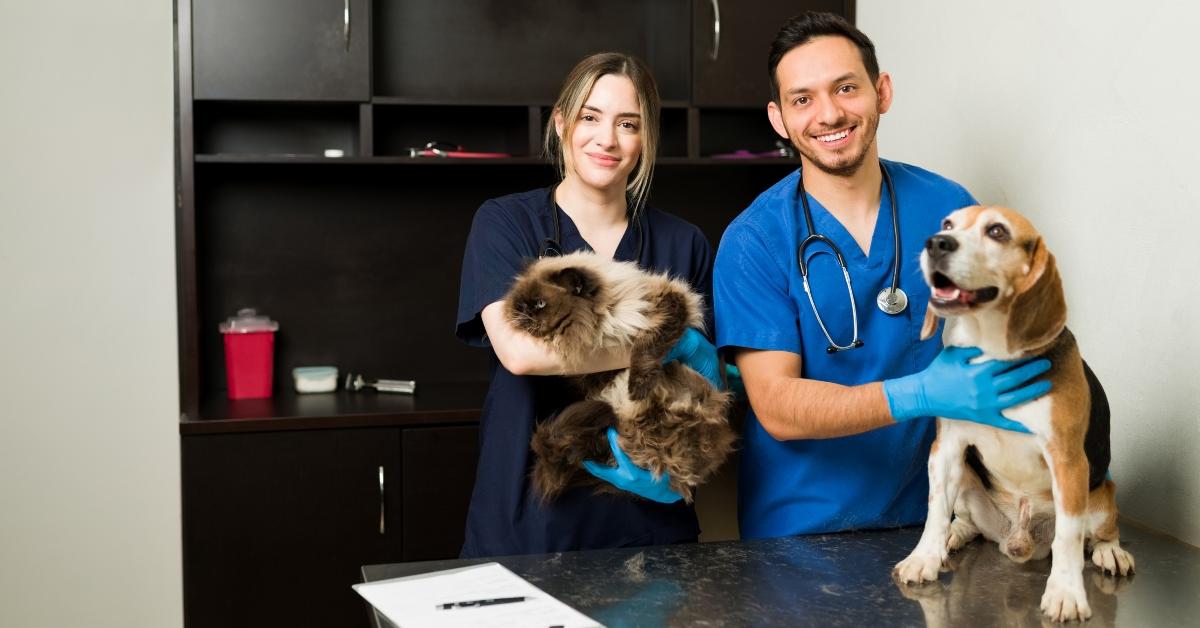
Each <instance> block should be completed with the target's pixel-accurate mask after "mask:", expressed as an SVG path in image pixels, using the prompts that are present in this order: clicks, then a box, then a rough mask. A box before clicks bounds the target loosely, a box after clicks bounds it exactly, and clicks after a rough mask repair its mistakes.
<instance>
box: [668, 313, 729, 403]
mask: <svg viewBox="0 0 1200 628" xmlns="http://www.w3.org/2000/svg"><path fill="white" fill-rule="evenodd" d="M674 360H679V361H680V362H682V363H683V364H684V365H686V366H689V367H691V369H692V370H693V371H696V372H697V373H699V374H701V375H703V376H704V378H705V379H707V380H708V381H710V382H712V385H713V386H714V387H715V388H717V389H720V388H721V371H720V370H719V369H720V364H721V362H720V360H719V359H718V358H717V348H716V347H714V346H713V344H712V343H711V342H709V341H708V338H705V337H704V334H702V333H700V332H698V331H696V330H695V329H692V328H691V327H689V328H688V329H687V331H685V332H683V336H681V337H680V338H679V342H677V343H675V346H674V347H671V350H670V351H668V352H667V357H665V358H663V364H666V363H667V362H672V361H674Z"/></svg>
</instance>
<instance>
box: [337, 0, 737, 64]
mask: <svg viewBox="0 0 1200 628" xmlns="http://www.w3.org/2000/svg"><path fill="white" fill-rule="evenodd" d="M346 1H347V2H349V0H346ZM709 2H711V3H712V10H713V47H712V52H710V53H708V57H709V58H710V59H712V60H713V61H716V60H717V55H719V54H721V2H720V0H709Z"/></svg>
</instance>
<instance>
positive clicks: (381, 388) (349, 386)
mask: <svg viewBox="0 0 1200 628" xmlns="http://www.w3.org/2000/svg"><path fill="white" fill-rule="evenodd" d="M364 388H373V389H375V391H376V392H386V393H399V394H402V395H414V394H416V392H417V382H415V381H413V380H411V379H368V378H366V377H363V376H362V375H361V374H360V375H355V374H353V373H346V385H345V389H346V390H350V391H354V392H358V391H361V390H362V389H364Z"/></svg>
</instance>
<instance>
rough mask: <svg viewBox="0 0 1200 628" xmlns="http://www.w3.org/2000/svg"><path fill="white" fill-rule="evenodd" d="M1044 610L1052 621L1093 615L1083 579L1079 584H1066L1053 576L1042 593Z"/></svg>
mask: <svg viewBox="0 0 1200 628" xmlns="http://www.w3.org/2000/svg"><path fill="white" fill-rule="evenodd" d="M1042 612H1043V613H1045V615H1046V618H1047V619H1050V620H1051V621H1077V620H1078V621H1083V620H1085V619H1087V618H1089V617H1091V616H1092V607H1091V606H1088V601H1087V594H1086V593H1084V592H1083V582H1082V579H1080V582H1079V583H1078V584H1077V585H1065V584H1063V583H1060V582H1056V579H1055V578H1054V577H1053V576H1051V577H1050V581H1049V582H1047V583H1046V592H1045V593H1043V594H1042Z"/></svg>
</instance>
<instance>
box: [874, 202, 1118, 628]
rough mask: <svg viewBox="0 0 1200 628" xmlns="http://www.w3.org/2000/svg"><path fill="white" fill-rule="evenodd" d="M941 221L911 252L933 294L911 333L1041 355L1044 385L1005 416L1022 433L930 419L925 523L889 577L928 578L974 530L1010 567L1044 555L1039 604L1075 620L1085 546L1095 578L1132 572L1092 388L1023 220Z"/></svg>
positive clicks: (1083, 607)
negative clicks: (932, 436) (1098, 573)
mask: <svg viewBox="0 0 1200 628" xmlns="http://www.w3.org/2000/svg"><path fill="white" fill-rule="evenodd" d="M942 227H943V230H942V231H941V232H940V233H938V234H937V235H935V236H933V237H932V238H930V239H929V241H928V242H927V243H926V247H925V251H924V252H922V254H921V268H922V270H923V271H924V274H925V279H926V281H927V282H928V283H929V284H930V286H931V287H932V294H933V296H932V298H931V299H930V304H929V308H928V309H927V310H926V318H925V327H924V329H923V332H922V334H923V336H924V337H930V336H932V335H933V334H934V333H935V332H936V331H937V323H938V317H942V318H945V319H947V322H946V328H945V331H944V332H943V335H942V341H943V343H944V344H945V345H946V346H968V347H979V348H980V349H982V350H983V355H981V356H980V357H979V358H978V360H979V361H982V360H988V359H1001V360H1013V359H1019V358H1028V357H1033V356H1043V357H1047V358H1049V359H1050V361H1051V364H1052V366H1051V370H1050V371H1049V372H1048V373H1047V375H1046V377H1048V378H1049V380H1050V381H1051V383H1052V390H1051V391H1050V392H1049V393H1048V394H1046V395H1044V396H1043V397H1041V398H1039V399H1036V400H1034V401H1032V402H1029V403H1026V404H1024V405H1020V406H1016V407H1014V408H1010V409H1008V410H1005V411H1004V412H1003V415H1004V416H1005V417H1007V418H1009V419H1012V420H1014V421H1019V422H1020V423H1021V424H1023V425H1024V426H1025V427H1026V428H1027V429H1029V431H1030V432H1032V434H1021V433H1017V432H1011V431H1006V430H1001V429H997V428H993V427H988V426H985V425H981V424H977V423H972V422H968V421H956V420H946V419H942V418H939V419H938V433H937V439H936V440H935V442H934V444H933V449H932V451H931V453H930V457H929V517H928V519H927V520H926V523H925V531H924V533H923V534H922V535H921V540H920V541H919V542H918V544H917V547H916V548H915V549H913V551H912V553H911V554H909V556H908V557H907V558H905V559H904V560H903V561H901V562H900V563H899V564H897V565H896V568H895V572H894V573H895V575H896V578H897V579H898V580H900V581H901V583H902V584H904V583H909V582H917V583H919V582H922V581H926V580H936V579H937V577H938V571H939V570H940V568H941V567H942V565H943V563H944V561H945V560H946V558H947V556H948V554H949V552H951V551H953V550H956V549H958V548H960V547H962V546H963V545H965V544H966V543H967V542H969V541H970V540H972V539H973V538H974V537H976V536H978V535H980V534H982V535H983V536H984V537H985V538H987V539H989V540H992V541H995V542H997V543H999V544H1000V548H1001V550H1002V551H1004V552H1005V553H1006V554H1007V555H1008V556H1009V557H1010V558H1012V559H1013V560H1015V561H1017V562H1024V561H1026V560H1029V559H1030V558H1044V557H1045V556H1046V555H1047V554H1048V553H1049V552H1051V551H1053V559H1052V563H1051V569H1050V577H1049V579H1048V581H1047V583H1046V591H1045V593H1044V594H1043V596H1042V603H1041V607H1042V610H1043V611H1044V612H1045V614H1046V615H1047V616H1049V618H1051V619H1054V620H1059V621H1066V620H1073V619H1086V618H1088V617H1089V616H1090V615H1091V608H1090V607H1089V606H1088V601H1087V596H1086V593H1085V592H1084V585H1083V569H1084V545H1085V541H1086V543H1087V544H1088V545H1089V546H1090V547H1091V550H1092V561H1093V562H1094V563H1095V564H1096V565H1097V566H1098V567H1100V568H1101V569H1103V570H1105V571H1106V572H1110V573H1113V574H1117V575H1126V574H1129V573H1131V572H1132V571H1133V567H1134V563H1133V557H1132V556H1130V555H1129V553H1128V552H1126V551H1125V550H1123V549H1121V546H1120V542H1119V539H1118V530H1117V506H1116V500H1115V485H1114V484H1113V482H1112V481H1111V480H1109V479H1106V477H1105V474H1106V471H1107V467H1108V462H1109V460H1108V457H1109V456H1108V404H1107V400H1106V399H1105V398H1104V392H1103V389H1102V388H1100V385H1099V382H1098V381H1097V380H1096V378H1095V375H1093V374H1092V373H1091V371H1090V370H1089V369H1088V367H1087V365H1086V364H1084V362H1083V360H1082V359H1081V358H1080V355H1079V350H1078V347H1077V346H1076V344H1075V339H1074V337H1073V336H1072V335H1071V332H1070V331H1069V330H1068V329H1067V328H1066V318H1067V308H1066V302H1065V300H1064V297H1063V291H1062V282H1061V279H1060V278H1059V274H1058V269H1057V267H1056V265H1055V261H1054V256H1053V255H1052V254H1051V253H1050V251H1049V250H1048V249H1047V248H1046V244H1045V242H1044V241H1043V239H1042V237H1041V236H1040V235H1039V234H1038V232H1037V231H1036V230H1035V229H1034V228H1033V225H1031V224H1030V222H1029V221H1028V220H1027V219H1025V218H1024V217H1023V216H1021V215H1020V214H1018V213H1017V212H1015V211H1013V210H1011V209H1006V208H1001V207H981V206H975V207H967V208H964V209H960V210H958V211H956V212H954V213H953V214H950V216H948V217H947V218H946V220H945V221H944V223H943V225H942ZM952 514H953V516H954V519H953V520H951V515H952Z"/></svg>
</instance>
